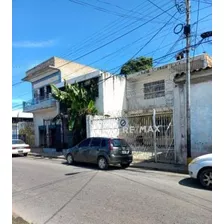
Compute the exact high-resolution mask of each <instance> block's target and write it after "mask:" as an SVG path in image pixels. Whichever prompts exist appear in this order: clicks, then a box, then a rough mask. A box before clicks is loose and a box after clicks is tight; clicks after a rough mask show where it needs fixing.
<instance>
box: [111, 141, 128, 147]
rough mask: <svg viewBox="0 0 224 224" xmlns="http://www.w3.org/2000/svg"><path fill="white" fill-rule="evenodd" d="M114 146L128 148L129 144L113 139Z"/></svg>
mask: <svg viewBox="0 0 224 224" xmlns="http://www.w3.org/2000/svg"><path fill="white" fill-rule="evenodd" d="M112 144H113V146H114V147H122V146H123V147H126V146H128V144H127V142H126V141H125V140H124V139H113V140H112Z"/></svg>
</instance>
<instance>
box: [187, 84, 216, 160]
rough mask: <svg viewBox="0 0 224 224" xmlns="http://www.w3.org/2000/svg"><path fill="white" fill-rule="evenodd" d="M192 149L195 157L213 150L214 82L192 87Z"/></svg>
mask: <svg viewBox="0 0 224 224" xmlns="http://www.w3.org/2000/svg"><path fill="white" fill-rule="evenodd" d="M191 130H192V131H191V147H192V153H193V156H194V157H195V156H198V155H201V154H204V153H209V152H211V150H212V81H209V82H203V83H198V84H193V85H192V86H191Z"/></svg>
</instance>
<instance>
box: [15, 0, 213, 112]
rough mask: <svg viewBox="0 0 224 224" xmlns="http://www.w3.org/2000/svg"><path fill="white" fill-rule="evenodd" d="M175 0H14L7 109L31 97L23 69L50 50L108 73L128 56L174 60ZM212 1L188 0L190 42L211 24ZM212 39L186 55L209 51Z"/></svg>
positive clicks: (178, 39)
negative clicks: (10, 93) (9, 95)
mask: <svg viewBox="0 0 224 224" xmlns="http://www.w3.org/2000/svg"><path fill="white" fill-rule="evenodd" d="M175 2H177V3H179V4H178V5H179V7H180V8H181V9H182V8H183V7H182V6H181V4H180V2H183V1H182V0H176V1H175V0H162V1H159V0H152V1H150V0H149V1H148V0H138V1H136V0H122V1H119V0H113V1H110V0H88V1H87V0H47V1H46V0H38V1H34V0H29V1H28V0H13V6H12V13H13V18H12V19H13V24H12V33H13V36H12V55H13V56H12V80H13V81H12V85H13V87H12V109H13V110H21V109H22V102H23V101H28V100H30V99H31V98H32V96H31V84H30V83H28V82H22V83H20V82H21V79H22V78H23V77H25V72H26V71H27V70H28V69H30V68H32V67H34V66H35V65H37V64H39V63H41V62H43V61H44V60H47V59H49V58H50V57H52V56H57V57H62V58H65V59H67V60H73V61H75V62H78V63H82V64H85V65H91V66H92V67H94V68H98V69H102V70H106V71H109V72H113V73H118V72H119V68H120V66H121V65H122V64H124V63H125V62H126V61H128V60H129V59H130V58H132V57H133V56H135V57H139V56H147V57H153V61H154V66H158V65H161V64H164V63H168V62H171V61H173V60H175V55H176V53H177V52H178V51H179V50H181V49H183V48H184V47H185V39H184V38H183V35H182V33H183V31H182V27H183V25H184V24H185V20H186V19H185V17H186V15H185V13H181V11H180V10H179V11H178V10H177V7H175ZM211 2H212V1H211V0H192V1H191V24H192V38H191V44H192V45H195V43H198V42H199V41H200V39H201V37H200V34H201V33H203V32H206V31H211V30H212V4H211ZM198 9H199V10H198ZM197 21H198V22H197ZM211 40H212V38H210V39H208V40H205V42H206V43H203V44H200V45H199V46H197V47H196V48H195V49H194V48H193V47H192V51H191V55H192V56H193V55H198V54H201V53H203V52H207V53H208V54H209V55H211V56H212V44H211V42H209V41H211ZM138 52H139V53H138ZM136 53H138V54H136ZM164 56H166V57H164ZM17 83H20V84H17Z"/></svg>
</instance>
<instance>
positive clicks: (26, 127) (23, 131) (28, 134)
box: [19, 122, 34, 146]
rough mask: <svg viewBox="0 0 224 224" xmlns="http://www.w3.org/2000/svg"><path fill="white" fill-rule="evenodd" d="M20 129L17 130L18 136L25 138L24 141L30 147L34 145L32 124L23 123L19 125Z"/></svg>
mask: <svg viewBox="0 0 224 224" xmlns="http://www.w3.org/2000/svg"><path fill="white" fill-rule="evenodd" d="M21 125H22V128H20V129H19V135H24V136H25V141H26V143H28V144H29V145H30V146H33V145H34V125H33V123H32V122H24V123H22V124H21Z"/></svg>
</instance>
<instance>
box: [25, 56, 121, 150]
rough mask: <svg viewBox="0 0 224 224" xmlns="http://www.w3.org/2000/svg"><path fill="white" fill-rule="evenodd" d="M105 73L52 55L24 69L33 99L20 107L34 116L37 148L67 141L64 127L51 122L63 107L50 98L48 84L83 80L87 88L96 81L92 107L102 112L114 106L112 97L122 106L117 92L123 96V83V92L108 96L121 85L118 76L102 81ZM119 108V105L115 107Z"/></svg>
mask: <svg viewBox="0 0 224 224" xmlns="http://www.w3.org/2000/svg"><path fill="white" fill-rule="evenodd" d="M109 76H110V74H108V73H104V72H101V71H100V70H97V69H95V68H91V67H88V66H85V65H80V64H77V63H75V62H71V61H66V60H64V59H61V58H57V57H52V58H50V59H49V60H47V61H45V62H43V63H41V64H40V65H38V66H36V67H34V68H32V69H30V70H29V71H27V72H26V77H25V78H24V79H23V80H24V81H29V82H31V83H32V92H33V98H32V100H30V101H28V102H24V103H23V110H24V112H32V113H33V115H34V125H35V145H36V146H37V147H48V148H60V147H62V143H65V142H67V143H68V142H69V139H66V136H68V135H69V133H68V132H66V133H64V134H63V132H65V131H66V130H64V128H63V126H62V124H61V123H60V122H59V123H55V122H52V119H53V118H55V117H56V116H57V115H58V114H59V113H60V112H62V111H63V108H62V107H60V105H59V103H58V102H56V100H54V99H53V98H52V96H51V88H50V84H55V85H56V86H57V87H58V88H60V89H63V86H64V79H65V80H66V81H67V82H68V83H75V82H78V83H83V84H84V85H85V87H86V88H88V85H89V82H90V81H94V82H96V83H97V84H98V85H97V86H98V97H97V98H96V107H97V109H98V111H99V113H102V114H103V113H107V112H108V111H109V110H111V109H116V105H115V106H114V104H113V102H114V101H115V100H116V101H117V104H119V107H120V106H123V99H122V100H120V96H121V95H120V94H123V95H124V86H123V88H122V90H123V93H122V92H121V93H120V92H117V94H114V95H112V96H111V95H110V91H112V90H115V89H116V90H117V89H118V87H120V85H122V84H121V81H120V80H121V79H122V77H113V78H111V79H110V80H108V82H104V79H107V77H109ZM123 85H124V84H123ZM115 86H117V87H115ZM106 89H107V90H106ZM122 90H121V91H122ZM119 102H120V103H119ZM120 110H121V108H119V111H120ZM64 138H65V139H64ZM68 138H69V137H68Z"/></svg>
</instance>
